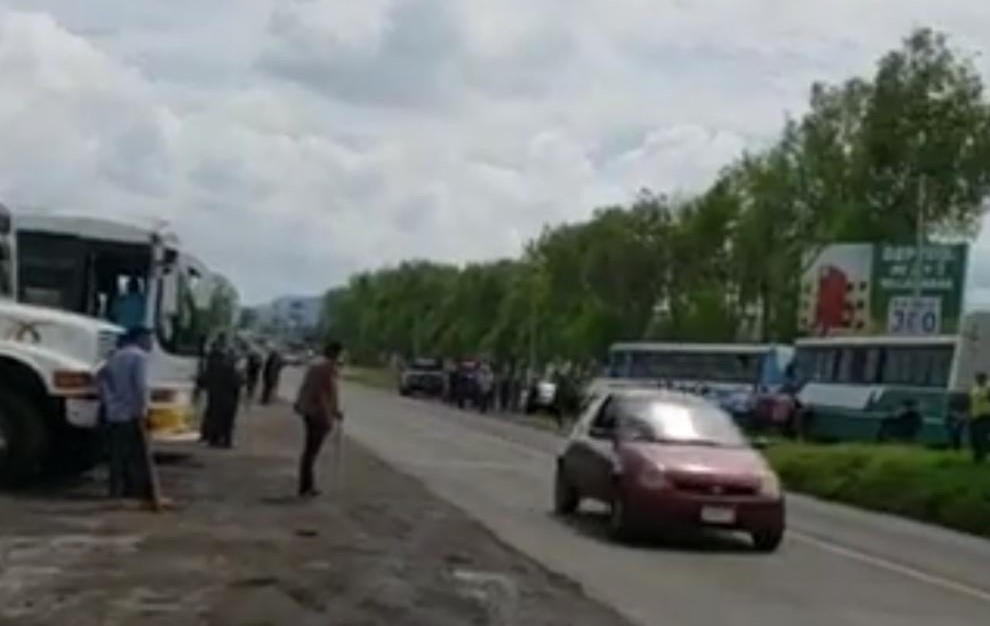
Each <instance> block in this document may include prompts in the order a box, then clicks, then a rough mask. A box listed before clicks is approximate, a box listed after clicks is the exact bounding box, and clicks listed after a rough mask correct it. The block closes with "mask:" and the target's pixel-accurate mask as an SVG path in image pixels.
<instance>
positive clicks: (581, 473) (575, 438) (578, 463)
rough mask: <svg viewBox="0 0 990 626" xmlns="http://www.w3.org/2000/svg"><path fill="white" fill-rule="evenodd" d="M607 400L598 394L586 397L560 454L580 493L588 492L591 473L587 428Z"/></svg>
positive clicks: (564, 468) (588, 428) (591, 455)
mask: <svg viewBox="0 0 990 626" xmlns="http://www.w3.org/2000/svg"><path fill="white" fill-rule="evenodd" d="M606 400H607V398H606V397H603V396H602V395H600V394H596V395H594V396H590V397H588V398H587V399H586V401H585V405H584V409H583V411H582V412H581V414H580V416H579V417H578V420H577V422H575V424H574V428H573V429H572V430H571V434H570V436H568V438H567V441H566V443H565V444H564V449H563V451H562V453H561V455H560V464H561V466H562V469H563V470H564V471H565V472H566V473H567V477H568V479H569V480H570V481H571V482H572V483H573V484H574V486H575V487H577V489H578V490H579V491H580V492H581V493H582V494H588V495H590V493H588V489H589V486H590V485H589V482H590V477H591V473H590V471H589V468H590V466H591V465H592V464H593V455H594V453H593V448H592V443H591V442H590V435H589V430H590V428H591V424H592V422H593V421H594V420H595V417H597V415H598V413H599V409H600V408H601V406H602V404H603V403H604V402H605V401H606Z"/></svg>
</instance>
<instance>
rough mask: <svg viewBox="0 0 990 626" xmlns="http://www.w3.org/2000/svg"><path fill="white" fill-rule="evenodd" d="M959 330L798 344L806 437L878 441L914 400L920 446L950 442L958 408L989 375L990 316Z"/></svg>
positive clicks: (967, 321) (979, 315)
mask: <svg viewBox="0 0 990 626" xmlns="http://www.w3.org/2000/svg"><path fill="white" fill-rule="evenodd" d="M960 329H961V330H960V332H958V333H957V334H953V335H924V336H862V337H818V338H806V339H800V340H798V341H797V343H796V357H795V363H796V371H797V376H798V377H799V378H800V379H801V380H802V381H804V385H803V387H802V389H801V392H800V394H799V396H798V397H799V399H800V401H801V403H802V405H804V407H805V410H806V411H808V412H809V417H808V419H807V424H806V426H805V430H806V434H807V435H809V436H812V437H815V438H819V439H829V440H843V441H844V440H853V441H856V440H859V441H874V440H876V438H877V435H878V433H879V429H880V424H881V421H882V419H883V418H885V417H889V416H890V415H892V414H893V413H895V412H896V411H897V410H898V409H899V408H901V407H902V406H904V402H905V400H912V401H914V403H915V404H916V406H917V408H918V410H919V412H920V413H921V414H922V416H923V426H922V430H921V433H920V439H921V441H923V442H926V443H929V444H936V445H941V444H944V443H946V442H947V440H948V438H949V429H948V428H947V418H948V417H949V416H950V413H951V412H952V411H955V410H960V409H957V408H956V406H957V405H956V404H955V402H956V401H957V400H960V399H962V400H964V398H965V393H966V391H967V390H968V389H969V387H970V386H971V385H972V384H973V379H974V377H975V375H976V373H977V372H979V371H990V311H979V312H972V313H969V314H966V315H964V316H963V319H962V322H961V324H960ZM963 404H965V403H964V402H963ZM962 410H964V409H962Z"/></svg>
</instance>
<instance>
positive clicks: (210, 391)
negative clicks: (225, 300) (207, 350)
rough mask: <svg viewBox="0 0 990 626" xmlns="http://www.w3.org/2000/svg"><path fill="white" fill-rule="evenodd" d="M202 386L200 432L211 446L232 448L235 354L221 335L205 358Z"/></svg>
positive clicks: (237, 385)
mask: <svg viewBox="0 0 990 626" xmlns="http://www.w3.org/2000/svg"><path fill="white" fill-rule="evenodd" d="M202 387H203V389H204V390H205V391H206V413H205V416H204V418H203V424H204V428H203V431H202V434H203V435H205V440H206V443H208V444H209V445H210V447H213V448H232V447H233V445H234V424H235V421H236V419H237V409H238V407H239V405H240V394H241V376H240V373H239V372H238V371H237V362H236V360H235V357H234V355H233V353H232V352H231V351H230V350H229V349H228V348H227V344H226V339H225V338H224V337H222V336H221V338H219V339H218V340H217V343H216V344H215V345H214V347H213V351H212V353H211V355H210V357H209V358H208V359H207V364H206V371H205V372H204V373H203V381H202Z"/></svg>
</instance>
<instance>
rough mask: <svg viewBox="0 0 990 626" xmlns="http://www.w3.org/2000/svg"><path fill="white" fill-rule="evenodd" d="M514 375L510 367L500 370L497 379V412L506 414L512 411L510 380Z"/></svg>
mask: <svg viewBox="0 0 990 626" xmlns="http://www.w3.org/2000/svg"><path fill="white" fill-rule="evenodd" d="M513 376H515V374H514V373H513V371H512V366H511V365H510V366H507V367H505V368H503V369H502V374H501V375H500V376H499V377H498V410H499V411H501V412H503V413H508V412H510V411H511V410H512V378H513Z"/></svg>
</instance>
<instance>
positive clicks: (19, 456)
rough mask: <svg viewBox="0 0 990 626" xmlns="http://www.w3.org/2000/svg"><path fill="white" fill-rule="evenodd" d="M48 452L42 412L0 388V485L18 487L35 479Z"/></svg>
mask: <svg viewBox="0 0 990 626" xmlns="http://www.w3.org/2000/svg"><path fill="white" fill-rule="evenodd" d="M47 448H48V433H47V431H46V428H45V417H44V415H43V414H42V412H41V409H40V408H39V407H38V406H37V405H35V404H34V403H32V402H30V401H28V400H26V399H24V398H23V397H22V396H20V395H19V394H17V393H15V392H13V391H11V390H9V389H3V388H0V485H3V486H5V487H19V486H22V485H25V484H27V483H28V482H30V481H31V480H32V479H34V478H37V476H38V475H39V474H40V472H41V469H42V466H43V464H44V461H45V460H46V457H47Z"/></svg>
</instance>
